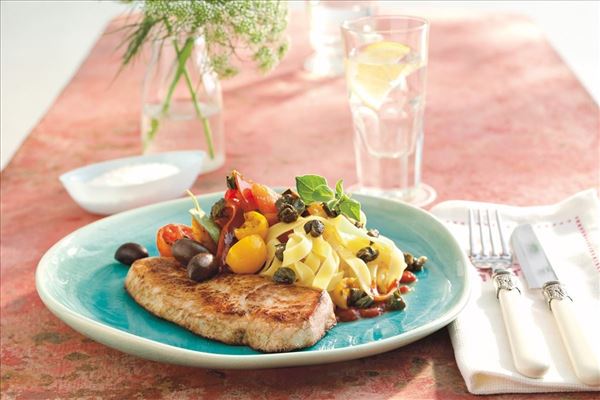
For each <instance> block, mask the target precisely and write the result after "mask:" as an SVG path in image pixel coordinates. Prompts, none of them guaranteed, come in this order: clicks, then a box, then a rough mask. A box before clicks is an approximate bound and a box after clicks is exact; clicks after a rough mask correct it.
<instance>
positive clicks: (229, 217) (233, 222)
mask: <svg viewBox="0 0 600 400" xmlns="http://www.w3.org/2000/svg"><path fill="white" fill-rule="evenodd" d="M223 214H224V216H225V217H224V218H223V220H222V221H221V222H222V225H221V226H222V228H221V235H220V236H219V243H218V244H217V260H219V262H220V264H221V266H224V265H225V257H226V256H227V252H228V251H229V248H230V247H231V246H232V245H233V242H234V241H235V234H234V233H233V230H234V229H235V228H239V227H240V226H242V224H243V223H244V212H243V210H242V209H241V208H240V207H238V206H237V205H236V204H234V203H233V202H232V201H231V200H228V201H227V205H226V206H225V208H224V209H223Z"/></svg>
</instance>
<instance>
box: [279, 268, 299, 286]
mask: <svg viewBox="0 0 600 400" xmlns="http://www.w3.org/2000/svg"><path fill="white" fill-rule="evenodd" d="M273 280H274V281H275V282H277V283H285V284H292V283H294V282H295V281H296V273H295V272H294V270H293V269H291V268H288V267H283V268H279V269H278V270H277V271H275V274H274V275H273Z"/></svg>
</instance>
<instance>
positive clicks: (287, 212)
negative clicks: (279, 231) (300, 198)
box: [277, 204, 298, 224]
mask: <svg viewBox="0 0 600 400" xmlns="http://www.w3.org/2000/svg"><path fill="white" fill-rule="evenodd" d="M277 217H278V218H279V220H280V221H281V222H285V223H287V224H289V223H290V222H294V221H296V220H297V219H298V212H297V211H296V209H295V208H294V207H293V206H291V205H290V204H286V205H284V206H283V207H282V208H281V210H279V212H278V213H277Z"/></svg>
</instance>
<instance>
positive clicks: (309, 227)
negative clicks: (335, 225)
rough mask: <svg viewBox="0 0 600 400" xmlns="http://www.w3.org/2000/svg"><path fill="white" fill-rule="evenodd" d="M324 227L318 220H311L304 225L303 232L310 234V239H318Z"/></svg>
mask: <svg viewBox="0 0 600 400" xmlns="http://www.w3.org/2000/svg"><path fill="white" fill-rule="evenodd" d="M324 230H325V225H323V223H322V222H321V221H319V220H318V219H313V220H311V221H308V222H307V223H305V224H304V232H306V233H307V234H308V233H310V236H312V237H319V236H321V235H322V234H323V231H324Z"/></svg>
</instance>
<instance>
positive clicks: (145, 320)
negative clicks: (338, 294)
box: [36, 193, 469, 368]
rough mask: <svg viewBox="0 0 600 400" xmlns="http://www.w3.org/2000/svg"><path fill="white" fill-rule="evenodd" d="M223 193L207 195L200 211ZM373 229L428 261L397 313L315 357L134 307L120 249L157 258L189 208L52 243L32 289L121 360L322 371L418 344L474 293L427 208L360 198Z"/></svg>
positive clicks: (345, 333) (163, 210) (452, 244)
mask: <svg viewBox="0 0 600 400" xmlns="http://www.w3.org/2000/svg"><path fill="white" fill-rule="evenodd" d="M221 196H222V194H221V193H215V194H208V195H205V196H201V197H200V198H199V199H200V204H201V205H202V207H203V208H204V209H210V207H211V205H212V204H213V203H214V202H215V201H217V200H218V199H219V198H221ZM355 198H356V199H357V200H359V201H360V202H361V203H362V205H363V210H364V211H365V213H366V214H367V217H368V226H369V227H371V228H377V229H379V231H380V232H381V233H382V234H383V235H385V236H387V237H389V238H391V239H393V240H394V241H395V242H396V244H397V245H398V247H399V248H400V249H401V250H404V251H409V252H411V253H413V254H416V255H426V256H427V257H428V258H429V262H428V263H427V267H428V268H426V269H425V270H424V271H423V272H420V273H418V274H417V275H418V278H419V280H418V282H416V284H415V290H414V291H412V292H410V293H408V294H407V295H405V300H406V303H407V305H408V306H407V308H406V309H405V310H404V311H401V312H388V313H384V314H383V315H381V316H379V317H376V318H371V319H363V320H359V321H355V322H347V323H339V324H338V325H336V326H335V327H334V328H332V329H331V330H330V331H329V332H327V334H326V335H325V337H323V339H321V340H320V341H319V342H318V343H317V344H315V345H314V346H312V347H310V348H306V349H303V350H300V351H295V352H289V353H277V354H263V353H259V352H257V351H255V350H252V349H251V348H249V347H246V346H230V345H226V344H223V343H220V342H216V341H213V340H208V339H204V338H202V337H200V336H196V335H194V334H193V333H191V332H189V331H187V330H185V329H183V328H181V327H179V326H177V325H175V324H173V323H170V322H167V321H165V320H162V319H160V318H157V317H155V316H153V315H152V314H150V313H149V312H147V311H146V310H144V309H143V308H142V307H140V306H139V305H137V303H136V302H135V301H133V300H132V299H131V297H129V295H128V294H127V293H126V291H125V289H124V287H123V282H124V279H125V275H126V274H127V267H126V266H124V265H121V264H119V263H117V262H115V261H114V259H113V255H114V252H115V250H116V249H117V247H119V246H120V245H121V244H122V243H125V242H137V243H140V244H142V245H144V246H146V247H147V248H148V250H149V252H150V254H151V255H156V254H157V250H156V246H155V243H154V239H155V232H156V231H157V229H158V228H160V227H161V226H163V225H165V224H168V223H186V224H188V223H189V216H188V212H187V211H188V209H189V208H191V207H192V204H191V202H190V200H189V199H179V200H174V201H169V202H164V203H159V204H155V205H151V206H147V207H143V208H139V209H136V210H132V211H128V212H124V213H121V214H117V215H114V216H111V217H108V218H105V219H102V220H99V221H97V222H95V223H93V224H90V225H88V226H85V227H83V228H81V229H79V230H77V231H75V232H73V233H71V234H70V235H68V236H67V237H65V238H64V239H62V240H61V241H59V242H58V243H57V244H55V245H54V246H53V247H52V248H51V249H50V250H49V251H48V252H47V253H46V254H45V255H44V257H43V258H42V259H41V261H40V263H39V265H38V268H37V271H36V287H37V291H38V293H39V294H40V297H41V298H42V300H43V301H44V303H45V304H46V306H47V307H48V308H49V309H50V310H51V311H52V312H53V313H54V314H55V315H56V316H57V317H58V318H60V319H62V320H63V321H64V322H66V323H67V324H68V325H70V326H71V327H73V328H74V329H75V330H77V331H79V332H81V333H83V334H84V335H87V336H89V337H90V338H92V339H94V340H96V341H98V342H100V343H103V344H105V345H107V346H110V347H114V348H116V349H119V350H121V351H124V352H127V353H130V354H133V355H136V356H139V357H144V358H148V359H152V360H157V361H163V362H170V363H177V364H183V365H192V366H200V367H207V368H268V367H283V366H296V365H308V364H321V363H329V362H336V361H343V360H350V359H355V358H361V357H366V356H370V355H374V354H378V353H382V352H385V351H389V350H392V349H395V348H398V347H401V346H404V345H406V344H409V343H411V342H413V341H415V340H418V339H420V338H422V337H424V336H426V335H428V334H430V333H432V332H434V331H436V330H438V329H440V328H442V327H444V326H445V325H447V324H448V323H449V322H451V321H452V320H453V319H454V318H455V317H456V315H457V314H458V313H459V312H460V311H461V310H462V308H463V307H464V305H465V303H466V301H467V298H468V294H469V288H468V281H467V279H466V271H467V260H466V257H465V255H464V254H463V253H462V252H461V250H460V248H459V245H458V244H457V243H456V241H455V240H454V238H453V237H452V235H451V234H450V232H449V231H448V230H447V229H446V228H445V227H444V225H443V224H442V223H441V222H440V221H438V220H437V219H436V218H435V217H433V216H432V215H431V214H429V213H428V212H426V211H423V210H421V209H418V208H415V207H412V206H409V205H406V204H403V203H399V202H396V201H392V200H386V199H381V198H377V197H369V196H364V195H356V196H355Z"/></svg>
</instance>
